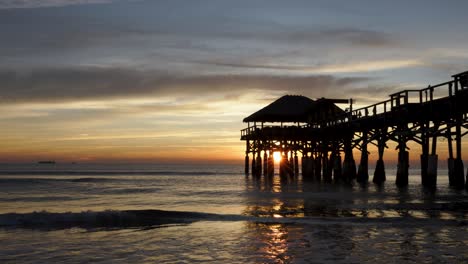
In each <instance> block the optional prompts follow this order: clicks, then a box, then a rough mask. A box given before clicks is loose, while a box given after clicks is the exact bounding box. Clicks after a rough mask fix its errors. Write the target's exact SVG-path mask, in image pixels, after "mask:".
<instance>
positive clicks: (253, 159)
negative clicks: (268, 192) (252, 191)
mask: <svg viewBox="0 0 468 264" xmlns="http://www.w3.org/2000/svg"><path fill="white" fill-rule="evenodd" d="M253 144H254V148H253V150H252V176H255V175H257V165H256V164H255V141H254V143H253Z"/></svg>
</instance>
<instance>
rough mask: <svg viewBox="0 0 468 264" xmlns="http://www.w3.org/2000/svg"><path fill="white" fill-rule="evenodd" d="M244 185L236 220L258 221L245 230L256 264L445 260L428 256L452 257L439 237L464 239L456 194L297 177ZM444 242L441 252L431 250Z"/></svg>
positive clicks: (462, 199) (462, 209)
mask: <svg viewBox="0 0 468 264" xmlns="http://www.w3.org/2000/svg"><path fill="white" fill-rule="evenodd" d="M245 184H246V195H245V209H244V211H243V214H244V215H248V216H253V217H258V218H259V219H258V220H255V221H251V222H247V223H246V227H247V229H248V230H249V234H251V236H252V237H251V238H250V239H251V241H253V242H252V245H251V247H253V248H254V249H255V251H256V252H257V253H258V256H259V258H260V259H259V260H257V261H256V262H264V263H290V262H294V261H295V260H298V261H299V262H300V261H301V260H307V259H314V260H317V261H318V262H342V263H349V262H355V263H361V262H379V261H381V260H382V258H381V255H383V256H388V257H389V259H392V260H403V261H410V262H411V261H416V260H418V259H421V258H420V257H418V256H427V255H430V256H431V258H434V259H442V260H446V259H453V258H454V256H451V255H444V256H442V257H440V256H434V254H432V253H430V252H429V251H430V250H435V251H443V250H449V249H450V250H452V251H457V250H459V249H458V248H457V245H456V244H454V243H457V242H456V241H457V239H458V238H455V239H454V238H450V237H447V236H446V235H445V234H444V233H443V232H442V233H440V231H442V230H449V231H447V232H449V233H451V234H452V235H453V232H456V231H454V230H459V231H460V232H461V233H465V234H466V232H467V229H466V214H467V208H468V207H467V205H468V198H467V197H466V196H464V195H460V194H453V193H450V192H443V191H439V192H438V193H434V192H424V191H423V189H421V188H419V187H413V188H403V189H398V188H396V187H393V186H392V185H391V184H387V185H381V186H374V185H372V184H370V185H368V186H359V185H356V186H353V187H349V186H342V185H335V184H324V183H318V182H305V181H302V179H301V177H299V178H296V179H288V180H287V181H286V180H283V181H282V180H281V179H280V178H279V176H276V177H273V178H270V179H264V178H261V179H250V178H247V179H246V180H245ZM446 228H447V229H446ZM443 243H447V245H445V244H444V245H443V246H444V247H445V249H440V250H439V249H434V247H435V248H437V247H438V246H439V245H441V244H443ZM450 247H452V248H450ZM453 247H455V249H454V248H453ZM369 251H371V254H369ZM376 252H379V253H378V254H376ZM462 258H463V257H462ZM455 259H456V258H455ZM423 260H425V259H423ZM423 262H424V261H423Z"/></svg>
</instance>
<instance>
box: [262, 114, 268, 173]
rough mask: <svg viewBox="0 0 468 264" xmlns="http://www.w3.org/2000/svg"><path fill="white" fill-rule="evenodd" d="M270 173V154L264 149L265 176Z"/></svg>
mask: <svg viewBox="0 0 468 264" xmlns="http://www.w3.org/2000/svg"><path fill="white" fill-rule="evenodd" d="M262 124H263V123H262ZM267 174H268V154H267V151H266V150H264V151H263V176H267Z"/></svg>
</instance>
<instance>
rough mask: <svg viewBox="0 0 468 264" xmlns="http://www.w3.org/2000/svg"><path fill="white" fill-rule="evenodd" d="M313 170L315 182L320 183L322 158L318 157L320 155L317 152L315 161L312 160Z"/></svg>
mask: <svg viewBox="0 0 468 264" xmlns="http://www.w3.org/2000/svg"><path fill="white" fill-rule="evenodd" d="M314 170H315V173H314V175H315V177H314V178H315V180H317V181H321V180H322V175H321V172H322V158H321V157H320V153H319V152H317V155H316V157H315V160H314Z"/></svg>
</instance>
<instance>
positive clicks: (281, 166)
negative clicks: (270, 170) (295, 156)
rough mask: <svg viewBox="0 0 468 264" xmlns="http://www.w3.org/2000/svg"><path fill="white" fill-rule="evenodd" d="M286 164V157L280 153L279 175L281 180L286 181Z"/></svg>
mask: <svg viewBox="0 0 468 264" xmlns="http://www.w3.org/2000/svg"><path fill="white" fill-rule="evenodd" d="M287 162H288V157H287V156H286V155H284V153H281V160H280V163H279V174H280V178H281V180H284V179H286V178H287V176H288V172H287Z"/></svg>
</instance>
